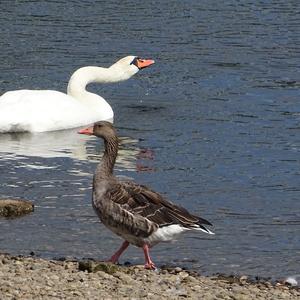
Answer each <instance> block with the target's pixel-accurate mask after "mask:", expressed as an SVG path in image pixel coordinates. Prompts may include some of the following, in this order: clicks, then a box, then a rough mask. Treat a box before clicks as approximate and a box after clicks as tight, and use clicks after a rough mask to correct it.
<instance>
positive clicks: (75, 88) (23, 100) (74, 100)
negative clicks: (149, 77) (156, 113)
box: [0, 56, 154, 133]
mask: <svg viewBox="0 0 300 300" xmlns="http://www.w3.org/2000/svg"><path fill="white" fill-rule="evenodd" d="M153 63H154V61H153V60H143V59H140V58H137V57H135V56H127V57H124V58H122V59H120V60H119V61H117V62H116V63H115V64H113V65H112V66H110V67H109V68H102V67H83V68H80V69H78V70H77V71H76V72H75V73H74V74H73V75H72V76H71V78H70V81H69V84H68V93H67V94H64V93H62V92H58V91H53V90H17V91H9V92H6V93H5V94H3V95H2V96H1V97H0V133H5V132H23V131H27V132H43V131H53V130H61V129H68V128H75V127H79V126H82V125H87V124H90V123H94V122H96V121H99V120H106V121H110V122H112V121H113V116H114V114H113V110H112V108H111V106H110V105H109V104H108V103H107V102H106V101H105V99H104V98H102V97H101V96H99V95H96V94H93V93H90V92H88V91H87V90H86V86H87V85H88V84H89V83H91V82H99V83H110V82H118V81H123V80H127V79H129V78H130V77H131V76H133V75H134V74H135V73H137V72H138V71H139V70H140V69H142V68H145V67H147V66H150V65H151V64H153Z"/></svg>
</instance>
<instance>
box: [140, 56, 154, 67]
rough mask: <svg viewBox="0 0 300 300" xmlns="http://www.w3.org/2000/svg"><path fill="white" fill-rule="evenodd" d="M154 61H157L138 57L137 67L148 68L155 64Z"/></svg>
mask: <svg viewBox="0 0 300 300" xmlns="http://www.w3.org/2000/svg"><path fill="white" fill-rule="evenodd" d="M154 63H155V61H154V60H153V59H142V58H139V59H137V67H138V68H139V69H144V68H147V67H149V66H151V65H153V64H154Z"/></svg>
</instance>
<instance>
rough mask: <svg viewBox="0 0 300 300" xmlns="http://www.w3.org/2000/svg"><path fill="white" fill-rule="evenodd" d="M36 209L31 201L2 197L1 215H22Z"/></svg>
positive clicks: (9, 216) (7, 216) (0, 201)
mask: <svg viewBox="0 0 300 300" xmlns="http://www.w3.org/2000/svg"><path fill="white" fill-rule="evenodd" d="M33 210H34V205H33V203H32V202H30V201H26V200H15V199H0V216H2V217H6V218H14V217H20V216H22V215H24V214H28V213H30V212H32V211H33Z"/></svg>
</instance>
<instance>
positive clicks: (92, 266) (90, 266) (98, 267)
mask: <svg viewBox="0 0 300 300" xmlns="http://www.w3.org/2000/svg"><path fill="white" fill-rule="evenodd" d="M78 269H79V271H88V272H89V273H91V272H93V273H94V272H98V271H102V272H105V273H107V274H110V275H111V274H114V273H115V272H117V271H119V270H120V269H121V268H120V267H118V266H117V265H115V264H112V263H105V262H101V263H97V262H95V261H91V260H85V261H80V262H79V264H78Z"/></svg>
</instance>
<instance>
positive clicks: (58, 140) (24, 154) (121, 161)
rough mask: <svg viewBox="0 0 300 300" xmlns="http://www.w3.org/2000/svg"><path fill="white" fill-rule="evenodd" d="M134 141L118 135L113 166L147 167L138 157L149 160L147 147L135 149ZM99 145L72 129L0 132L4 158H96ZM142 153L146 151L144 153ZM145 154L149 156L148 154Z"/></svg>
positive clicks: (130, 169)
mask: <svg viewBox="0 0 300 300" xmlns="http://www.w3.org/2000/svg"><path fill="white" fill-rule="evenodd" d="M137 142H138V141H137V140H134V139H132V138H130V137H121V138H120V150H119V155H118V158H117V165H116V167H117V169H126V170H129V171H141V170H146V169H147V170H148V169H149V168H143V166H141V163H140V162H138V160H141V159H143V160H145V159H146V160H148V159H153V153H152V152H151V150H148V149H146V150H145V149H142V150H141V149H140V148H138V147H137ZM99 147H101V148H99ZM102 147H103V145H99V144H97V142H96V138H89V137H87V136H83V135H80V134H77V130H76V129H71V130H61V131H53V132H47V133H34V134H32V133H11V134H1V135H0V153H1V159H4V160H5V159H6V160H12V159H21V158H28V157H42V158H62V157H66V158H71V159H74V160H80V161H82V160H89V161H99V160H100V159H101V156H102V155H101V154H99V153H102ZM145 153H146V154H147V155H146V156H145ZM149 153H150V154H149ZM148 155H150V156H149V157H148ZM144 156H145V157H144ZM39 163H40V162H39ZM22 166H23V167H28V168H31V164H30V163H29V162H26V163H25V164H22ZM37 167H39V168H43V167H44V166H35V165H32V168H37ZM45 167H46V166H45Z"/></svg>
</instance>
